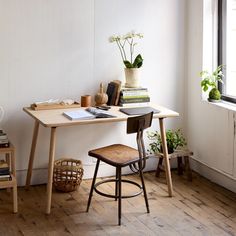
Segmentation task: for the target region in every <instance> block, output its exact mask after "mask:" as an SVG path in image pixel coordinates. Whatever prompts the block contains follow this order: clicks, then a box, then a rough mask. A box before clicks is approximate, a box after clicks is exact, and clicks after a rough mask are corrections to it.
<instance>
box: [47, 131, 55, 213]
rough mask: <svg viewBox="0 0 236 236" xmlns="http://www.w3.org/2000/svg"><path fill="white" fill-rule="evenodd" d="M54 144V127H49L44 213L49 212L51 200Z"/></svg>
mask: <svg viewBox="0 0 236 236" xmlns="http://www.w3.org/2000/svg"><path fill="white" fill-rule="evenodd" d="M55 146H56V127H52V128H51V139H50V150H49V163H48V185H47V209H46V214H50V211H51V200H52V177H53V165H54V156H55Z"/></svg>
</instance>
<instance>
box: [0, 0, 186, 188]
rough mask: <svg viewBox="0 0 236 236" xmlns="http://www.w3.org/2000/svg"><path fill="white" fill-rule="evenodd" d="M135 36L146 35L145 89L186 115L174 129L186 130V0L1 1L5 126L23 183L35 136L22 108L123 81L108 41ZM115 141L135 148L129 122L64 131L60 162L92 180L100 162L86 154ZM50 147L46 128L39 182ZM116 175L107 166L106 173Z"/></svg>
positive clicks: (38, 160)
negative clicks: (76, 165)
mask: <svg viewBox="0 0 236 236" xmlns="http://www.w3.org/2000/svg"><path fill="white" fill-rule="evenodd" d="M133 29H134V30H137V31H138V32H142V33H143V34H144V39H143V40H142V41H141V42H140V44H139V47H138V49H139V51H140V52H141V53H142V55H143V57H144V66H143V71H142V85H143V86H146V87H148V88H149V90H150V94H151V100H152V101H153V102H156V103H159V104H162V105H164V106H167V107H169V108H171V109H173V110H176V111H178V112H180V115H181V116H180V118H178V119H173V120H170V121H168V122H167V123H168V125H167V126H168V127H174V126H175V127H182V126H183V121H184V118H183V111H184V91H183V87H184V84H183V83H184V72H185V71H184V57H185V0H166V1H162V0H146V1H142V0H129V1H127V0H119V1H115V0H96V1H95V0H69V1H68V0H47V1H45V0H44V1H43V0H36V1H32V0H21V1H18V0H10V1H5V0H0V52H1V53H0V86H1V93H0V105H1V106H3V108H4V109H5V112H6V115H5V118H4V120H3V122H2V124H1V126H2V127H3V128H4V130H5V131H6V132H7V133H8V136H9V138H10V139H11V141H12V142H13V143H14V145H15V146H16V151H17V170H18V180H19V183H20V184H23V183H24V181H25V178H24V176H25V170H26V169H27V163H28V156H29V150H30V144H31V138H32V132H33V120H32V119H31V118H30V117H28V116H27V115H26V114H25V113H24V112H23V111H22V108H23V107H25V106H29V104H31V103H33V102H35V101H40V100H47V99H50V98H53V99H55V98H68V97H69V98H73V99H80V96H81V95H84V94H91V95H94V94H95V93H96V92H97V90H98V87H99V83H100V82H102V81H103V82H105V83H106V82H108V81H110V80H113V79H123V77H124V75H123V65H122V63H121V58H120V55H119V52H118V49H117V48H116V47H115V45H113V44H109V43H108V37H109V36H110V35H112V34H119V33H121V34H123V33H127V32H128V31H130V30H133ZM153 128H154V129H156V128H157V122H155V124H154V126H153ZM113 142H121V143H127V144H130V145H135V142H134V138H133V137H130V136H126V135H125V124H123V123H117V124H106V125H96V126H95V125H90V126H86V127H85V126H81V127H76V128H75V127H73V128H61V129H59V130H58V135H57V146H56V158H59V157H61V156H68V157H74V158H79V159H82V160H83V162H84V166H85V177H91V176H92V173H93V168H94V161H93V160H92V159H91V158H90V157H88V156H87V151H88V150H89V149H91V148H94V147H98V146H101V145H107V144H110V143H113ZM48 148H49V130H48V129H45V128H40V131H39V142H38V145H37V150H36V159H35V165H34V175H33V182H34V183H41V182H45V180H46V175H45V173H46V168H47V162H48ZM155 161H156V160H151V162H150V165H149V168H152V166H153V165H152V163H153V162H155ZM154 166H155V165H154ZM112 171H113V170H112ZM109 173H111V170H110V169H109V168H107V167H106V166H103V171H102V172H100V174H103V175H106V174H109Z"/></svg>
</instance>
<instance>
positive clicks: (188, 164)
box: [184, 156, 192, 181]
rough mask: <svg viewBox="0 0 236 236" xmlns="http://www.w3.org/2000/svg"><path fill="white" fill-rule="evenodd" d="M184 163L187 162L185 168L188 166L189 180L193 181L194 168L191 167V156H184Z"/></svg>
mask: <svg viewBox="0 0 236 236" xmlns="http://www.w3.org/2000/svg"><path fill="white" fill-rule="evenodd" d="M184 163H185V168H186V171H187V175H188V180H189V181H192V170H191V168H190V163H189V156H185V157H184Z"/></svg>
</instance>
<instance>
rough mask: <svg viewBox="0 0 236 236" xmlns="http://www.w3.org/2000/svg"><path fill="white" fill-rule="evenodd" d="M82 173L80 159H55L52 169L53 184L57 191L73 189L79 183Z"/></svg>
mask: <svg viewBox="0 0 236 236" xmlns="http://www.w3.org/2000/svg"><path fill="white" fill-rule="evenodd" d="M83 173H84V170H83V166H82V162H81V161H80V160H75V159H64V158H63V159H59V160H56V161H55V162H54V170H53V185H54V187H55V188H56V189H57V190H59V191H63V192H71V191H74V190H76V189H77V187H78V186H79V185H80V183H81V181H82V177H83Z"/></svg>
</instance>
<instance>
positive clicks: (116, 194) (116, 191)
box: [115, 168, 118, 201]
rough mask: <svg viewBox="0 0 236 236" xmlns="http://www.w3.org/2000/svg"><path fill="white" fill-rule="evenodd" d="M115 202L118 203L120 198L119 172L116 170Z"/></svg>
mask: <svg viewBox="0 0 236 236" xmlns="http://www.w3.org/2000/svg"><path fill="white" fill-rule="evenodd" d="M115 188H116V189H115V196H116V197H115V200H116V201H117V197H118V170H117V168H116V186H115Z"/></svg>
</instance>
